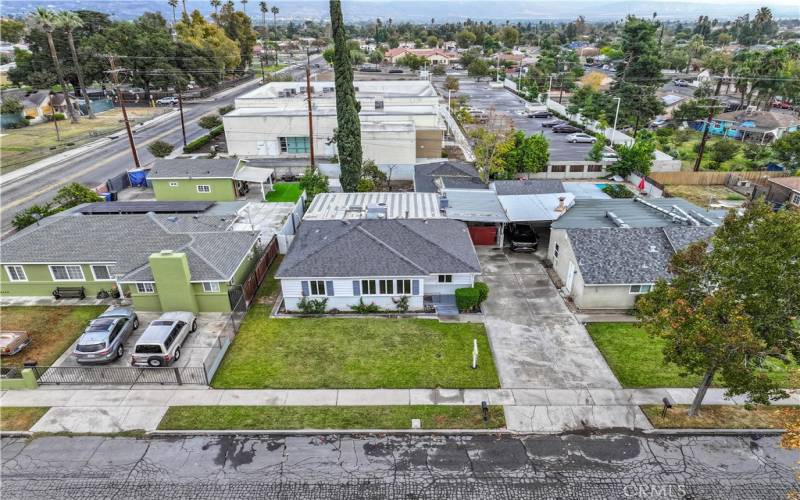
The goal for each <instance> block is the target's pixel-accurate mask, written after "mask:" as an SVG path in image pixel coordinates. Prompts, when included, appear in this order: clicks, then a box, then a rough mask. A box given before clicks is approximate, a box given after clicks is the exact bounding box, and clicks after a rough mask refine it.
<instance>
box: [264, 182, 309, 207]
mask: <svg viewBox="0 0 800 500" xmlns="http://www.w3.org/2000/svg"><path fill="white" fill-rule="evenodd" d="M272 187H273V190H272V191H270V192H269V193H267V201H273V202H277V201H283V202H290V203H295V202H296V201H297V200H299V199H300V194H301V193H302V192H303V190H302V189H300V183H299V182H276V183H275V184H274V185H273V186H272Z"/></svg>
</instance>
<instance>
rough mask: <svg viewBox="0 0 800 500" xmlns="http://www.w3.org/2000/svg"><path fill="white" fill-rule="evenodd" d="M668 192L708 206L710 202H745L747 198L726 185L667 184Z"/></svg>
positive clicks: (696, 203) (699, 204)
mask: <svg viewBox="0 0 800 500" xmlns="http://www.w3.org/2000/svg"><path fill="white" fill-rule="evenodd" d="M667 193H668V194H669V195H670V196H675V197H679V198H684V199H686V200H688V201H690V202H692V203H694V204H695V205H698V206H701V207H706V208H708V206H709V205H710V203H715V202H718V201H741V202H744V201H746V200H747V198H745V197H744V196H742V195H740V194H739V193H737V192H736V191H733V190H732V189H728V188H727V187H725V186H699V185H698V186H687V185H670V186H667Z"/></svg>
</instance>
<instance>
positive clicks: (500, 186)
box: [490, 179, 565, 195]
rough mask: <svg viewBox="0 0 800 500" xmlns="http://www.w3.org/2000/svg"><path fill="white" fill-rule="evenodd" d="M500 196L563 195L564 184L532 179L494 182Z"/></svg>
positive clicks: (557, 181) (549, 180) (493, 185)
mask: <svg viewBox="0 0 800 500" xmlns="http://www.w3.org/2000/svg"><path fill="white" fill-rule="evenodd" d="M490 186H491V187H492V189H494V190H495V192H496V193H497V194H498V195H511V194H546V193H563V192H565V190H564V184H563V183H562V182H561V181H559V180H552V179H532V180H524V179H523V180H516V181H494V182H492V183H491V185H490Z"/></svg>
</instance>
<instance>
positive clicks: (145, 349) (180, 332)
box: [131, 312, 197, 368]
mask: <svg viewBox="0 0 800 500" xmlns="http://www.w3.org/2000/svg"><path fill="white" fill-rule="evenodd" d="M195 330H197V319H196V318H195V316H194V314H192V313H190V312H169V313H164V314H162V315H161V317H160V318H158V319H157V320H155V321H153V322H152V323H150V325H149V326H148V327H147V329H146V330H145V331H144V333H142V336H141V337H139V340H137V341H136V346H134V348H133V354H132V355H131V364H132V365H134V366H150V367H153V368H159V367H162V366H167V365H169V364H170V363H172V362H173V361H177V360H178V359H180V357H181V345H183V342H184V341H185V340H186V337H187V336H188V335H189V334H190V333H192V332H194V331H195Z"/></svg>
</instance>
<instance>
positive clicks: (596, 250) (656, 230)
mask: <svg viewBox="0 0 800 500" xmlns="http://www.w3.org/2000/svg"><path fill="white" fill-rule="evenodd" d="M715 230H716V228H714V227H710V226H703V227H696V226H692V227H688V226H670V227H644V228H619V227H617V228H603V229H566V230H562V231H563V234H562V235H561V237H559V238H551V241H550V245H551V247H553V248H554V254H553V256H552V262H553V268H554V269H555V270H556V272H557V273H558V276H559V278H560V279H561V280H562V281H563V283H564V289H565V291H566V292H567V294H569V296H570V297H572V300H573V301H574V302H575V306H576V307H577V308H578V309H581V310H587V309H600V310H603V309H609V310H618V309H631V308H632V307H633V306H634V304H635V302H636V297H637V296H639V295H640V294H643V293H647V292H649V291H650V289H651V288H652V286H653V285H654V284H655V282H656V281H657V280H659V279H669V278H670V274H669V272H668V271H667V268H668V265H669V261H670V259H671V258H672V256H673V255H674V254H675V253H676V252H678V251H680V250H682V249H684V248H686V247H687V246H689V245H690V244H692V243H694V242H696V241H700V240H704V239H708V238H710V237H711V236H712V235H713V234H714V231H715Z"/></svg>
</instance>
